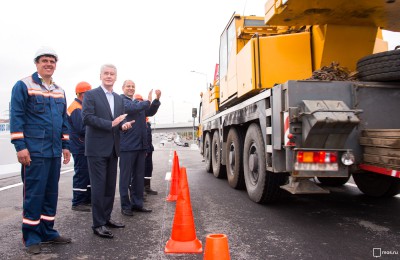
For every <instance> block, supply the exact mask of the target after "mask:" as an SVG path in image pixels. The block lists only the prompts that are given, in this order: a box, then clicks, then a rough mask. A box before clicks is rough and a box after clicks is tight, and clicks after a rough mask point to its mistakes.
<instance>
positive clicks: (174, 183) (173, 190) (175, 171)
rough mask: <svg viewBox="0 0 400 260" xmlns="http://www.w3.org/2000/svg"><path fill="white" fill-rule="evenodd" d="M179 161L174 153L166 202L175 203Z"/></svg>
mask: <svg viewBox="0 0 400 260" xmlns="http://www.w3.org/2000/svg"><path fill="white" fill-rule="evenodd" d="M178 183H179V159H178V155H177V154H176V151H174V158H173V161H172V169H171V187H170V189H169V194H168V196H167V199H166V200H167V201H176V200H177V199H178V193H179V186H178V185H179V184H178Z"/></svg>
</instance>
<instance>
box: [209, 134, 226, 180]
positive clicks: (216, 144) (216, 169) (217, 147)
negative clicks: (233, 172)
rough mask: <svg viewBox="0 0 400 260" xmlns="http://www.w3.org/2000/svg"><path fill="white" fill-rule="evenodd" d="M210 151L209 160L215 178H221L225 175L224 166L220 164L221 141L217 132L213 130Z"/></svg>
mask: <svg viewBox="0 0 400 260" xmlns="http://www.w3.org/2000/svg"><path fill="white" fill-rule="evenodd" d="M211 147H212V152H211V162H212V171H213V174H214V176H215V177H216V178H218V179H222V178H225V177H226V171H225V167H224V166H223V165H221V142H220V139H219V132H218V131H215V132H214V134H213V138H212V143H211Z"/></svg>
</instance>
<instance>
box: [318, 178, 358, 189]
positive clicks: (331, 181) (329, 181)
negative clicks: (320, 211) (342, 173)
mask: <svg viewBox="0 0 400 260" xmlns="http://www.w3.org/2000/svg"><path fill="white" fill-rule="evenodd" d="M317 179H318V181H319V182H320V183H321V184H322V185H324V186H331V187H339V186H343V185H344V184H346V183H347V182H348V181H349V179H350V176H349V177H338V178H329V177H317Z"/></svg>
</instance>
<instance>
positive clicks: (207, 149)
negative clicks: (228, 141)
mask: <svg viewBox="0 0 400 260" xmlns="http://www.w3.org/2000/svg"><path fill="white" fill-rule="evenodd" d="M204 161H205V162H206V171H207V172H209V173H212V172H213V169H212V163H211V137H210V133H206V137H205V139H204Z"/></svg>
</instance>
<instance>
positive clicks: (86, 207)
mask: <svg viewBox="0 0 400 260" xmlns="http://www.w3.org/2000/svg"><path fill="white" fill-rule="evenodd" d="M71 209H72V210H75V211H83V212H90V211H92V210H91V207H90V206H89V205H85V204H79V205H76V206H72V207H71Z"/></svg>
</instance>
